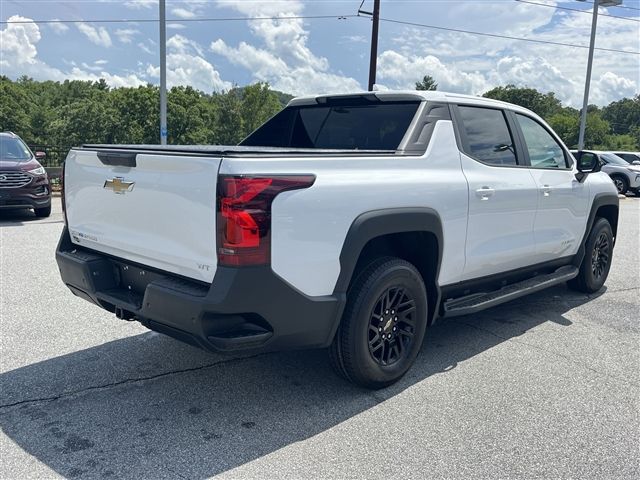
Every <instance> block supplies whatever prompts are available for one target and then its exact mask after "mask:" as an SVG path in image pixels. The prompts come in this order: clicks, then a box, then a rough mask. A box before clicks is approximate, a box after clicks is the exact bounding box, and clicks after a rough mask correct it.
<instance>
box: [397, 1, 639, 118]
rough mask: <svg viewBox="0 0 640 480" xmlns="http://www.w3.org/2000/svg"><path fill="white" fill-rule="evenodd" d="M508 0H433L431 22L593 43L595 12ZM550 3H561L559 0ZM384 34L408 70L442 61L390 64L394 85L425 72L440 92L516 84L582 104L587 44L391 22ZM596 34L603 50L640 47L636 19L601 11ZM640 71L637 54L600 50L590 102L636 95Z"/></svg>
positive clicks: (635, 48) (408, 64) (414, 66)
mask: <svg viewBox="0 0 640 480" xmlns="http://www.w3.org/2000/svg"><path fill="white" fill-rule="evenodd" d="M506 3H507V2H506V1H505V2H498V1H496V2H495V3H491V2H451V3H447V5H440V4H438V3H437V2H434V3H433V5H432V4H430V5H429V8H430V10H431V11H432V14H433V15H432V16H433V17H434V18H438V22H435V21H434V22H425V23H434V24H435V23H437V24H438V25H442V26H445V27H451V28H460V29H466V30H473V31H478V32H487V33H496V34H505V35H511V36H515V37H522V38H532V39H539V40H547V41H552V42H560V43H569V44H578V45H587V44H588V41H589V33H590V29H591V16H590V15H587V14H584V13H580V12H566V11H562V10H556V9H553V8H546V7H540V6H536V5H531V4H524V3H515V2H509V8H506ZM544 3H547V4H550V5H555V4H556V3H558V2H544ZM578 7H579V6H578ZM385 31H386V35H387V36H388V37H387V38H391V39H392V48H389V50H391V51H393V52H394V53H397V54H399V55H402V56H403V57H405V58H406V59H407V60H408V61H400V60H398V59H395V60H396V62H395V63H398V62H400V63H403V64H404V65H405V66H406V67H407V68H433V67H435V66H436V65H435V64H429V62H425V61H424V59H427V58H429V57H435V58H436V59H437V60H438V61H439V62H440V63H441V64H442V65H443V67H440V66H438V69H436V70H428V71H419V70H408V71H402V70H401V68H397V65H396V68H395V69H393V70H391V68H392V67H394V62H389V63H388V64H387V65H386V67H387V69H388V71H387V72H385V73H387V74H388V75H387V78H386V79H385V81H387V82H389V83H390V85H389V86H392V87H393V86H405V87H406V86H409V85H410V80H409V78H408V77H409V76H412V77H414V80H413V81H416V80H418V79H419V78H421V77H422V76H423V75H432V76H434V77H435V78H436V80H438V81H439V83H440V86H439V88H440V89H442V90H444V89H456V91H458V89H462V91H464V92H465V93H481V92H480V91H478V90H477V88H478V85H480V86H482V83H483V82H484V84H485V89H486V90H488V89H489V88H492V87H494V86H498V85H505V84H507V83H513V84H515V85H518V86H527V87H532V88H536V89H538V90H540V91H542V92H548V91H553V92H555V93H556V94H557V96H558V98H560V99H561V100H562V101H563V102H564V103H566V104H569V105H572V106H575V107H578V106H580V104H581V102H582V93H583V88H584V76H585V71H586V63H587V49H585V48H575V47H566V46H558V45H544V44H539V43H529V42H523V41H517V40H509V39H500V38H491V37H484V36H478V35H472V34H465V33H454V32H444V31H439V30H434V29H427V28H417V27H399V26H395V25H391V24H385ZM597 35H598V36H597V43H596V46H597V47H605V48H613V49H621V50H635V51H638V50H640V35H639V29H638V23H637V22H633V21H628V20H624V19H615V18H611V17H604V16H601V17H600V19H599V21H598V32H597ZM393 59H394V57H391V58H387V59H386V60H393ZM420 59H422V60H420ZM403 68H404V67H403ZM639 71H640V70H639V67H638V56H637V55H629V54H618V53H613V52H605V51H598V50H596V52H595V56H594V64H593V80H592V85H591V96H590V103H597V104H599V105H604V104H607V103H609V102H611V101H613V100H617V99H619V98H620V95H627V96H629V95H633V94H634V92H635V93H637V92H638V91H640V75H639V73H638V72H639ZM450 72H459V74H460V75H461V76H462V78H460V79H457V78H449V77H448V75H449V73H450ZM607 72H608V73H609V74H607ZM442 77H444V80H441V78H442ZM464 77H466V80H465V78H464ZM469 77H471V78H469ZM479 79H483V80H482V81H480V80H479ZM452 81H453V82H452ZM452 83H453V85H452Z"/></svg>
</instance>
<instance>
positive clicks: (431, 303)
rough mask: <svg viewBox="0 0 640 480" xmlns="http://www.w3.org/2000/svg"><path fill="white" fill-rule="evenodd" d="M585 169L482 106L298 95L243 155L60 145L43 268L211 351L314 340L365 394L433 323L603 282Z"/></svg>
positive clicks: (401, 97)
mask: <svg viewBox="0 0 640 480" xmlns="http://www.w3.org/2000/svg"><path fill="white" fill-rule="evenodd" d="M585 160H586V159H585ZM597 170H598V165H597V163H596V162H595V159H594V161H593V163H592V164H590V165H587V164H585V163H584V162H583V163H582V164H580V165H576V163H575V160H574V159H573V157H572V156H571V155H570V153H569V150H568V149H567V148H566V147H565V145H564V144H563V143H562V141H561V140H560V139H559V137H558V136H557V135H556V134H555V133H554V132H553V131H552V130H551V128H550V127H549V126H548V125H547V124H546V123H545V122H544V121H543V120H542V119H541V118H540V117H538V116H537V115H536V114H534V113H533V112H531V111H529V110H526V109H524V108H522V107H518V106H516V105H511V104H508V103H503V102H499V101H496V100H491V99H487V98H478V97H471V96H465V95H458V94H448V93H444V92H416V91H411V92H375V93H371V92H367V93H358V94H353V95H323V96H317V97H303V98H297V99H294V100H292V101H291V102H290V103H289V104H288V106H287V107H286V108H285V109H284V110H282V111H281V112H280V113H278V114H277V115H275V116H274V117H273V118H271V119H270V120H268V121H267V122H266V123H265V124H264V125H263V126H261V127H260V128H258V129H257V130H256V131H255V132H254V133H252V134H251V135H250V136H249V137H247V138H246V139H245V140H244V141H243V142H242V143H241V144H240V146H229V147H227V146H168V147H167V146H165V147H163V146H159V145H85V146H83V147H81V148H74V149H72V150H71V152H70V153H69V155H68V156H67V160H66V162H65V172H64V182H63V184H64V195H63V199H64V205H65V228H64V231H63V233H62V236H61V239H60V242H59V245H58V249H57V253H56V259H57V263H58V266H59V269H60V274H61V277H62V280H63V282H64V283H65V284H66V285H67V286H68V287H69V289H70V290H71V291H72V292H73V293H74V294H75V295H77V296H79V297H81V298H83V299H85V300H88V301H90V302H93V303H95V304H96V305H98V306H100V307H101V308H103V309H106V310H108V311H110V312H113V313H115V315H116V317H118V318H120V319H124V320H137V321H140V322H141V323H142V324H143V325H146V326H147V327H149V328H151V329H152V330H156V331H158V332H162V333H165V334H167V335H170V336H172V337H174V338H177V339H180V340H182V341H185V342H188V343H191V344H194V345H198V346H200V347H203V348H205V349H209V350H213V351H224V352H231V351H239V350H253V351H271V350H281V349H286V348H311V347H330V349H329V351H330V358H331V360H332V363H333V365H334V367H335V369H336V371H337V372H338V373H339V374H341V375H342V376H344V377H345V378H346V379H348V380H351V381H353V382H355V383H357V384H359V385H362V386H365V387H370V388H381V387H384V386H387V385H390V384H391V383H393V382H395V381H397V380H398V379H399V378H400V377H402V375H404V374H405V373H406V372H407V370H408V369H409V368H410V366H411V365H412V364H413V363H414V360H415V359H416V356H417V355H418V352H419V351H420V349H421V347H422V340H423V338H424V335H425V331H426V328H427V326H428V325H430V324H432V323H433V322H434V321H436V320H437V319H439V318H449V317H455V316H459V315H466V314H474V313H476V312H479V311H481V310H483V309H485V308H488V307H492V306H494V305H498V304H501V303H503V302H507V301H510V300H513V299H516V298H518V297H521V296H524V295H527V294H529V293H533V292H537V291H539V290H542V289H544V288H548V287H553V286H555V287H556V288H558V292H562V291H563V290H564V289H563V288H562V286H561V284H564V283H565V282H569V285H570V286H571V287H572V288H575V289H578V290H580V291H583V292H596V291H598V290H599V289H600V288H601V287H602V286H603V284H604V282H605V280H606V278H607V275H608V272H609V268H610V266H611V260H612V255H613V248H614V239H615V237H616V231H617V225H618V195H617V192H616V189H615V187H614V186H613V183H611V180H610V179H609V177H608V176H607V175H606V174H604V173H599V172H598V171H597Z"/></svg>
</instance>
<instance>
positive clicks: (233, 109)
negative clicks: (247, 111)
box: [213, 88, 244, 145]
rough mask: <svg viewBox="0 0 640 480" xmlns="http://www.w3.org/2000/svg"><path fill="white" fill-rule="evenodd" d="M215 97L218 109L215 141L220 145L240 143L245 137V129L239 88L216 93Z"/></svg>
mask: <svg viewBox="0 0 640 480" xmlns="http://www.w3.org/2000/svg"><path fill="white" fill-rule="evenodd" d="M213 99H214V103H215V105H216V107H217V110H218V122H217V126H216V132H215V138H216V141H215V143H218V144H220V145H236V144H238V143H239V142H240V140H242V139H243V138H244V135H243V132H244V130H243V126H242V101H241V100H240V95H239V94H238V92H237V88H232V89H231V90H229V91H228V92H223V93H218V94H214V97H213Z"/></svg>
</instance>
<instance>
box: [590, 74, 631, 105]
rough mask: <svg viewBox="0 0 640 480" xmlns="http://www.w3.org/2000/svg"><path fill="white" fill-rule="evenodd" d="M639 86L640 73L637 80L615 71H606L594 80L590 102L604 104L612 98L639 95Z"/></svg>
mask: <svg viewBox="0 0 640 480" xmlns="http://www.w3.org/2000/svg"><path fill="white" fill-rule="evenodd" d="M638 87H639V84H638V75H636V78H635V80H632V79H630V78H626V77H622V76H620V75H616V74H615V73H613V72H605V73H603V74H602V75H600V77H599V78H598V79H597V80H596V81H595V82H592V91H593V94H592V95H591V96H590V100H589V103H595V104H598V105H604V104H607V103H609V102H611V100H612V99H613V100H617V99H620V98H623V97H633V96H635V95H638V91H639V90H640V88H638Z"/></svg>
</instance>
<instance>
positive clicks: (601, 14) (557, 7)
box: [516, 0, 640, 23]
mask: <svg viewBox="0 0 640 480" xmlns="http://www.w3.org/2000/svg"><path fill="white" fill-rule="evenodd" d="M516 2H519V3H526V4H529V5H536V6H538V7H547V8H555V9H556V10H569V11H570V12H580V13H586V14H589V15H592V14H593V12H592V11H591V10H581V9H579V8H569V7H560V6H558V5H550V4H547V3H538V2H532V1H530V0H516ZM598 16H599V17H611V18H619V19H620V20H628V21H630V22H636V23H640V19H637V18H631V17H621V16H619V15H611V14H609V13H598Z"/></svg>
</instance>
